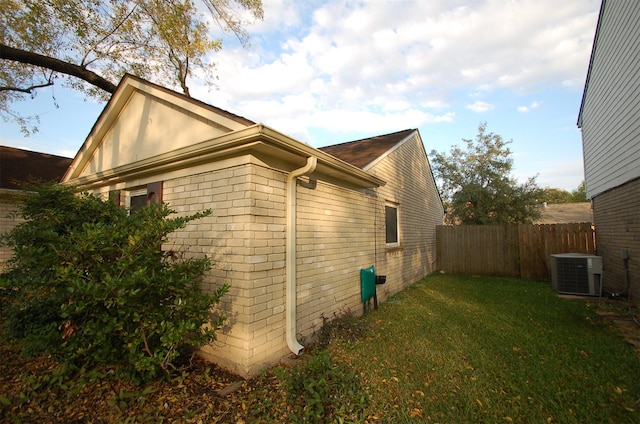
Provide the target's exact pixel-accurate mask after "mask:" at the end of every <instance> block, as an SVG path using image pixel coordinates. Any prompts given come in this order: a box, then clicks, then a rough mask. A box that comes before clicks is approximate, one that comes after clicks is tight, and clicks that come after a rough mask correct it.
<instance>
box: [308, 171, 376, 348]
mask: <svg viewBox="0 0 640 424" xmlns="http://www.w3.org/2000/svg"><path fill="white" fill-rule="evenodd" d="M378 208H379V200H378V199H377V198H375V197H374V196H372V195H367V194H364V193H360V192H356V191H352V190H346V189H342V188H339V187H336V186H333V185H329V184H325V183H322V182H319V183H318V185H317V187H316V188H315V189H313V190H310V189H307V188H304V187H298V221H297V225H298V237H297V243H298V251H297V252H298V261H297V271H298V333H299V334H300V336H302V337H303V338H304V337H308V336H311V335H313V333H314V332H315V331H317V330H318V329H319V328H320V327H321V326H322V319H323V317H324V318H327V319H332V318H334V317H335V316H338V315H341V314H344V313H352V314H356V315H358V314H360V313H362V310H363V306H362V303H361V300H360V269H362V268H366V267H369V266H371V265H373V264H374V261H375V258H374V252H375V240H376V234H375V229H376V221H375V213H374V212H375V211H376V209H378ZM377 237H378V240H380V235H379V234H378V236H377ZM382 237H384V236H382Z"/></svg>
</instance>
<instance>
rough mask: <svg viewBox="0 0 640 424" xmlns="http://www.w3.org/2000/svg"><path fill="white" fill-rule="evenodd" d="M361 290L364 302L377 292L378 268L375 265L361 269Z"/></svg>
mask: <svg viewBox="0 0 640 424" xmlns="http://www.w3.org/2000/svg"><path fill="white" fill-rule="evenodd" d="M360 290H361V292H360V295H361V298H362V303H365V302H367V301H369V299H371V298H372V297H373V296H374V295H375V294H376V268H375V266H374V265H371V266H370V267H369V268H363V269H361V270H360Z"/></svg>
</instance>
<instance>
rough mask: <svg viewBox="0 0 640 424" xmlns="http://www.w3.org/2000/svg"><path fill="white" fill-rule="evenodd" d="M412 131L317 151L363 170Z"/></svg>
mask: <svg viewBox="0 0 640 424" xmlns="http://www.w3.org/2000/svg"><path fill="white" fill-rule="evenodd" d="M414 131H415V130H414V129H409V130H403V131H398V132H395V133H391V134H385V135H378V136H375V137H369V138H363V139H361V140H355V141H349V142H346V143H340V144H334V145H333V146H326V147H320V148H319V150H322V151H323V152H325V153H328V154H330V155H332V156H335V157H337V158H338V159H341V160H343V161H345V162H347V163H350V164H351V165H354V166H357V167H358V168H360V169H364V168H365V167H366V166H367V165H369V164H370V163H371V162H373V161H375V160H376V159H378V158H379V157H380V156H382V155H383V154H384V153H385V152H387V151H389V149H391V148H392V147H394V146H395V145H396V144H398V143H400V142H401V141H402V140H404V139H405V138H407V137H408V136H409V135H411V133H413V132H414Z"/></svg>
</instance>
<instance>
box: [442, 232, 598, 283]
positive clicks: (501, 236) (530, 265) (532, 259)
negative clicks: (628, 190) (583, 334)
mask: <svg viewBox="0 0 640 424" xmlns="http://www.w3.org/2000/svg"><path fill="white" fill-rule="evenodd" d="M436 242H437V253H436V254H437V267H438V269H439V270H442V271H445V272H449V273H453V274H477V275H499V276H509V277H522V278H536V279H547V280H550V279H551V255H552V254H554V253H589V254H595V239H594V232H593V228H592V226H591V223H579V224H545V225H525V224H522V225H455V226H449V225H439V226H437V227H436Z"/></svg>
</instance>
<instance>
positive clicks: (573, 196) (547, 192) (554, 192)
mask: <svg viewBox="0 0 640 424" xmlns="http://www.w3.org/2000/svg"><path fill="white" fill-rule="evenodd" d="M540 200H541V201H542V202H547V203H578V202H587V192H586V186H585V183H584V180H583V181H582V182H581V183H580V185H578V187H577V188H576V189H575V190H572V191H571V193H569V192H568V191H566V190H562V189H559V188H549V187H547V188H545V189H543V190H542V197H541V199H540Z"/></svg>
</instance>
